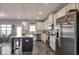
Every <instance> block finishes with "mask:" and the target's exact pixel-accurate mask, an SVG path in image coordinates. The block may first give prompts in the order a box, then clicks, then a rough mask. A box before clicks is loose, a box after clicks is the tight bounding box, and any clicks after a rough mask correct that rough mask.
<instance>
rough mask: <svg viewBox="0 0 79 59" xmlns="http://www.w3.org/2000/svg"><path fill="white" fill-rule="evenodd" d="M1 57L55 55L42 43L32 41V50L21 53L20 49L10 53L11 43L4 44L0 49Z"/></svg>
mask: <svg viewBox="0 0 79 59" xmlns="http://www.w3.org/2000/svg"><path fill="white" fill-rule="evenodd" d="M0 50H1V51H0V52H1V55H55V53H54V52H53V51H52V50H51V49H50V48H48V47H47V46H46V45H45V44H44V43H43V42H42V41H34V43H33V50H32V51H26V52H24V53H22V50H21V47H19V49H16V50H15V52H14V53H11V43H4V45H3V47H2V48H1V49H0Z"/></svg>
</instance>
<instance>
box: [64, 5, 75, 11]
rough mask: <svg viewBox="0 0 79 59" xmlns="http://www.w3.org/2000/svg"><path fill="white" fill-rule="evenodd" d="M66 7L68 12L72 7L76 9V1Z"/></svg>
mask: <svg viewBox="0 0 79 59" xmlns="http://www.w3.org/2000/svg"><path fill="white" fill-rule="evenodd" d="M65 8H66V12H67V11H69V10H70V9H75V8H76V5H75V3H70V4H68V5H67V6H66V7H65Z"/></svg>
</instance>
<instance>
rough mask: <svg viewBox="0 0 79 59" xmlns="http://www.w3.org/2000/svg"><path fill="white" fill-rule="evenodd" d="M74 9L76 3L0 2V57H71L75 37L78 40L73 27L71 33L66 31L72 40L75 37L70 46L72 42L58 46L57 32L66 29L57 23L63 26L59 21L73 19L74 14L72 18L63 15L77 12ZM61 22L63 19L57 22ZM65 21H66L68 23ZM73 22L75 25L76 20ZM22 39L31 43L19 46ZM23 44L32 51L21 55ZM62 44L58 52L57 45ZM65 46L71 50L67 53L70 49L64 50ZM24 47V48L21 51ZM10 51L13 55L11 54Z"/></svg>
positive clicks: (58, 37) (78, 8)
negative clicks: (71, 36)
mask: <svg viewBox="0 0 79 59" xmlns="http://www.w3.org/2000/svg"><path fill="white" fill-rule="evenodd" d="M78 10H79V4H78V3H48V4H44V3H24V4H23V3H19V4H17V3H12V4H11V3H10V4H8V3H0V45H1V46H0V54H1V55H12V54H13V55H75V54H76V52H77V51H76V49H77V48H76V40H77V39H76V37H78V36H77V35H78V34H77V35H75V33H76V32H74V31H75V27H74V28H73V30H72V29H71V28H70V29H69V30H70V31H71V30H72V31H71V32H73V35H74V36H73V37H75V38H74V41H73V43H74V44H73V43H70V42H71V41H72V40H71V41H70V42H67V43H64V44H63V43H62V44H61V39H60V37H61V35H62V33H61V29H62V28H63V31H62V32H63V33H65V32H64V31H65V30H66V31H69V30H67V28H65V27H60V25H58V24H63V23H64V21H63V20H65V18H66V19H69V18H70V19H71V18H72V19H73V20H74V19H75V20H77V18H78V17H76V16H78V15H77V14H74V15H72V17H71V16H69V17H66V15H70V14H72V13H77V11H78ZM67 12H68V13H67ZM63 17H64V19H63ZM61 19H63V20H62V21H61ZM59 20H60V21H59ZM65 21H66V22H69V21H68V20H65ZM74 22H75V23H76V21H74ZM75 23H74V26H78V25H75ZM70 24H71V23H70ZM63 26H64V25H63ZM77 28H78V27H77ZM77 28H76V30H77ZM59 29H60V30H59ZM57 30H58V31H57ZM71 32H70V33H71ZM4 34H5V35H4ZM1 35H2V36H1ZM67 35H68V34H67ZM70 35H72V34H70ZM31 37H32V38H31ZM19 39H20V40H19ZM23 39H27V40H26V42H28V41H29V40H30V39H32V40H31V43H27V44H26V43H23V42H25V41H23ZM58 39H59V40H58ZM57 40H58V43H57ZM63 42H65V41H63ZM8 43H9V44H8ZM19 43H20V45H19ZM23 44H24V45H23ZM28 44H29V45H28ZM31 44H32V45H31ZM65 44H69V45H72V44H73V46H72V47H67V46H68V45H67V46H66V45H65ZM27 45H28V46H31V47H32V48H31V49H32V50H33V51H32V50H31V51H30V52H29V51H26V52H24V53H22V49H23V48H25V47H26V46H27ZM63 45H64V47H63V48H62V49H61V46H63ZM23 46H24V47H23ZM22 47H23V48H22ZM65 47H66V48H72V49H73V50H72V51H70V50H71V49H70V50H69V49H64V48H65ZM5 48H6V49H5ZM27 48H28V47H26V48H25V49H27ZM11 50H13V51H14V52H11ZM60 51H62V52H60ZM66 52H68V53H66Z"/></svg>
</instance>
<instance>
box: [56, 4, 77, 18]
mask: <svg viewBox="0 0 79 59" xmlns="http://www.w3.org/2000/svg"><path fill="white" fill-rule="evenodd" d="M75 8H76V4H75V3H70V4H68V5H66V6H65V7H64V8H62V9H61V10H59V11H58V12H57V13H56V15H57V17H56V18H60V17H62V16H64V15H65V13H66V12H67V11H69V10H70V9H75Z"/></svg>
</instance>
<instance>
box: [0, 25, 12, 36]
mask: <svg viewBox="0 0 79 59" xmlns="http://www.w3.org/2000/svg"><path fill="white" fill-rule="evenodd" d="M1 33H3V34H4V35H7V36H8V35H9V34H11V25H1Z"/></svg>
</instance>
